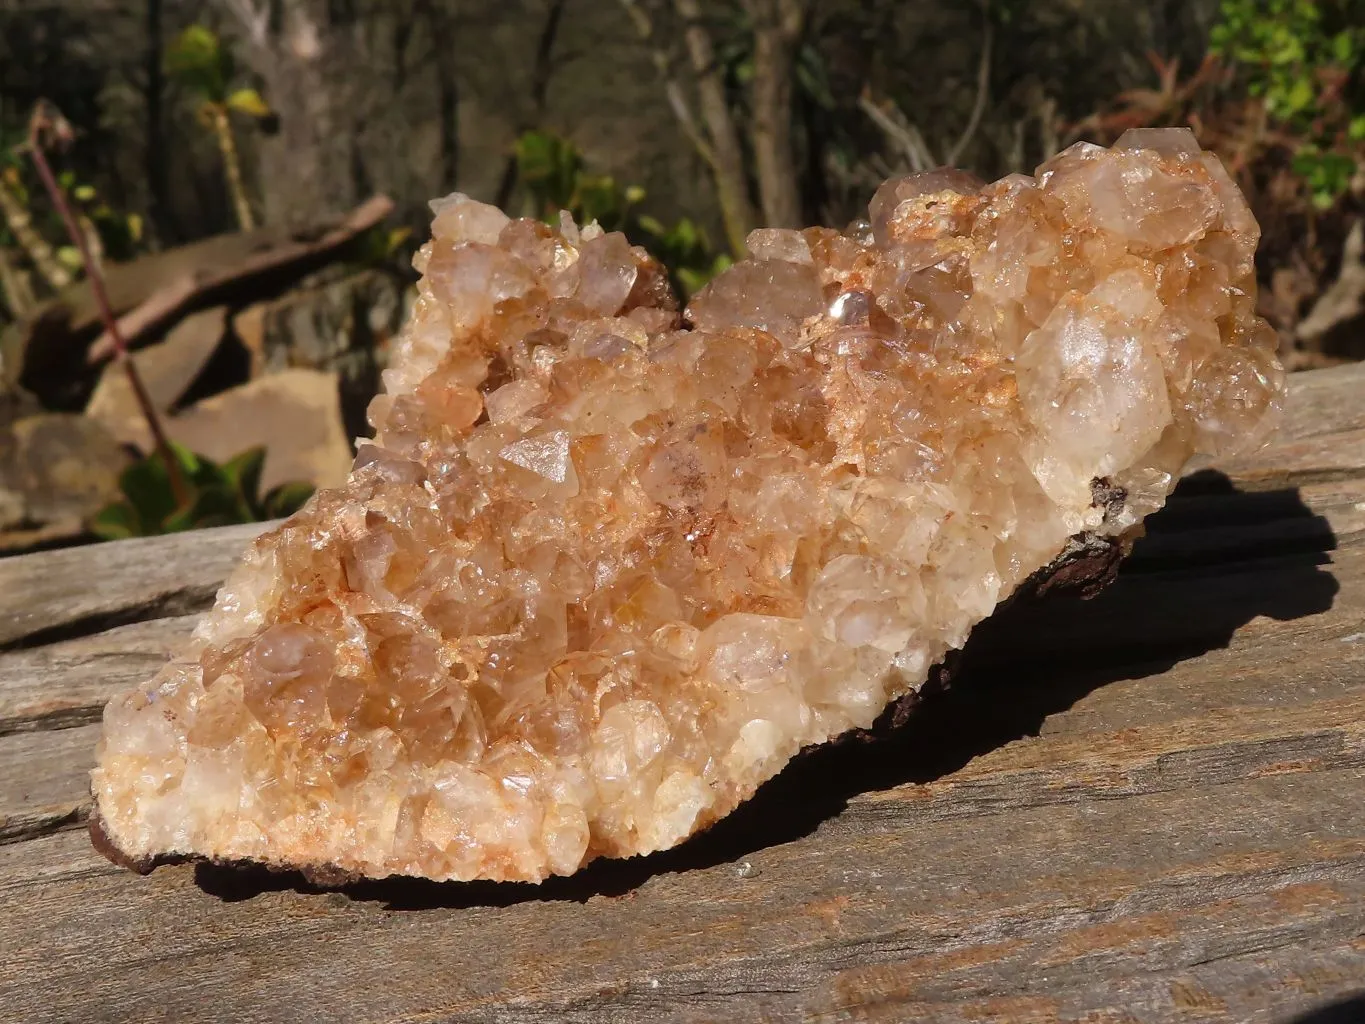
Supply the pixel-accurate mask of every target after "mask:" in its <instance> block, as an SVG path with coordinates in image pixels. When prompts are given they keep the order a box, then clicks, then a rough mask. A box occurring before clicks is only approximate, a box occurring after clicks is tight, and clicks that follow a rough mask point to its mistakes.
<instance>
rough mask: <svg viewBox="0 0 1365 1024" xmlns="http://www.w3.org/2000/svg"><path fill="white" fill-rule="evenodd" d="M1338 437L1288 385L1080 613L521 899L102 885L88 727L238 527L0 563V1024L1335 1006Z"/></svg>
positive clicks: (1355, 474)
mask: <svg viewBox="0 0 1365 1024" xmlns="http://www.w3.org/2000/svg"><path fill="white" fill-rule="evenodd" d="M1363 437H1365V367H1347V368H1342V369H1334V370H1329V371H1319V372H1314V373H1310V374H1304V375H1300V376H1299V377H1296V378H1295V379H1294V382H1293V391H1292V395H1291V401H1290V407H1289V411H1288V417H1287V421H1286V426H1285V429H1284V430H1283V431H1282V432H1281V433H1280V435H1279V436H1278V437H1277V438H1276V439H1275V440H1274V442H1273V443H1272V445H1271V446H1270V447H1269V448H1267V450H1266V451H1265V452H1264V453H1261V454H1260V455H1258V456H1255V457H1252V458H1250V459H1246V460H1242V461H1239V462H1237V463H1229V464H1228V465H1226V466H1225V467H1222V468H1223V470H1224V471H1225V472H1224V473H1214V472H1204V473H1199V474H1196V475H1194V476H1192V477H1190V478H1189V479H1187V480H1186V482H1185V484H1184V485H1182V488H1181V490H1180V491H1179V492H1178V494H1177V495H1176V496H1175V497H1174V498H1173V499H1172V501H1171V502H1170V504H1169V505H1168V507H1167V509H1166V510H1165V511H1163V512H1162V513H1161V514H1160V515H1159V516H1156V517H1153V519H1152V520H1151V521H1149V530H1148V536H1147V537H1146V538H1145V539H1144V540H1143V541H1142V542H1141V543H1140V544H1139V546H1138V548H1137V549H1136V550H1135V551H1134V554H1133V557H1132V558H1131V559H1130V560H1129V562H1128V563H1127V564H1126V565H1125V568H1124V571H1123V572H1122V574H1121V575H1120V577H1119V579H1118V581H1117V582H1116V583H1115V584H1114V585H1113V586H1112V587H1111V588H1110V589H1109V590H1108V591H1106V592H1105V593H1103V594H1102V595H1100V596H1099V597H1098V598H1096V599H1094V600H1092V601H1088V602H1080V601H1074V600H1068V599H1051V600H1047V601H1037V602H1028V601H1019V602H1016V603H1014V604H1013V605H1012V606H1011V607H1009V608H1008V609H1007V610H1005V611H1004V612H1002V613H1001V614H999V615H998V616H996V617H995V618H994V619H993V620H991V622H989V623H988V624H986V626H984V627H983V628H981V629H979V630H978V631H977V633H976V634H974V636H973V638H972V641H971V643H970V644H969V647H968V650H967V651H966V652H965V653H964V655H963V661H962V667H961V669H960V673H959V675H958V676H957V677H956V678H957V681H956V682H955V684H954V686H953V688H952V689H950V690H949V691H947V692H946V693H944V694H941V695H937V696H935V697H934V698H932V699H929V700H926V701H925V702H924V704H923V705H922V706H921V708H920V709H919V710H918V712H917V714H916V715H915V716H914V717H913V718H912V720H911V722H910V723H909V724H908V725H907V726H906V727H905V728H904V729H902V730H900V731H898V732H896V733H894V734H893V735H891V736H890V737H887V738H883V739H881V740H878V741H876V742H871V743H846V744H841V745H835V746H832V747H828V748H825V749H822V750H819V751H815V752H813V753H811V754H809V755H807V756H805V757H803V758H802V759H800V760H799V761H798V762H797V763H795V764H793V765H792V766H791V767H790V768H789V769H788V770H787V771H786V772H784V773H783V775H781V776H780V777H779V778H778V779H776V780H774V781H773V782H772V783H770V784H769V785H768V786H766V787H764V789H763V790H762V791H760V793H759V794H758V796H757V797H755V799H754V800H753V801H751V802H750V803H749V804H747V805H745V806H744V807H743V808H741V809H740V810H739V811H737V812H736V813H735V814H734V815H732V816H731V817H730V818H728V819H726V820H725V821H723V822H721V823H720V824H719V825H717V826H716V827H715V828H714V829H712V830H711V831H710V832H709V833H707V834H705V835H703V836H700V837H698V838H697V839H695V840H693V841H692V842H690V843H688V844H686V845H685V846H683V847H681V848H679V849H677V850H674V851H670V852H668V853H665V854H662V855H656V856H653V857H649V858H644V859H637V860H632V861H627V862H614V863H613V862H600V863H598V864H596V865H593V866H592V867H590V868H589V869H588V870H586V871H585V872H582V873H581V874H580V875H577V876H575V877H573V878H569V879H556V880H553V881H551V882H549V883H546V884H544V885H542V886H525V885H492V884H482V883H479V884H468V885H459V884H450V885H435V884H429V883H423V882H419V881H411V880H409V881H389V882H369V883H364V884H361V885H357V886H354V887H351V888H348V889H346V890H343V891H341V892H320V891H318V890H316V889H315V888H313V887H311V886H309V885H307V884H306V883H304V882H303V880H302V879H300V878H298V877H297V876H293V875H280V876H275V875H269V874H267V873H265V872H261V871H254V870H245V871H243V870H232V869H227V868H219V867H211V866H204V865H200V866H193V865H178V866H168V867H162V868H159V869H157V870H156V871H155V872H154V873H153V874H152V875H150V876H149V877H146V878H139V877H137V876H134V875H131V874H129V873H127V872H123V871H120V870H118V869H116V868H114V867H113V866H111V865H109V864H108V863H106V862H105V861H104V860H103V859H101V858H100V857H99V856H98V855H97V854H96V853H94V851H93V850H92V849H91V848H90V846H89V842H88V840H87V838H86V836H85V834H84V832H83V831H82V830H80V829H79V828H78V826H79V824H80V822H81V820H82V818H83V816H84V815H85V813H86V812H87V810H88V807H89V802H88V795H87V784H86V773H87V772H88V770H89V767H90V765H91V763H92V762H93V752H94V742H95V738H96V736H97V733H98V725H97V724H95V723H96V722H97V719H98V715H99V709H100V706H101V705H102V703H103V702H104V700H105V699H107V697H108V695H109V694H110V693H112V692H114V691H116V690H117V689H119V688H121V687H123V686H126V685H129V684H130V683H132V682H133V681H135V680H138V679H140V678H143V677H144V676H146V675H148V674H150V673H151V672H152V671H154V670H155V667H156V665H157V664H159V662H160V661H161V659H162V658H164V656H165V654H166V652H167V651H168V650H169V649H170V648H171V647H173V646H174V645H175V644H176V643H178V642H180V641H181V640H182V639H183V638H184V637H185V636H186V635H187V634H188V632H189V630H190V629H191V628H192V626H193V622H194V616H193V615H192V614H190V613H192V612H193V611H195V610H197V609H199V608H202V607H203V606H204V605H205V604H206V603H207V601H208V600H209V599H210V596H211V594H212V591H213V589H214V587H215V586H216V585H217V582H218V581H219V580H220V579H221V577H222V575H223V573H224V572H225V571H226V570H227V569H228V568H229V567H230V565H231V564H232V562H233V561H234V560H235V557H236V554H237V552H238V551H239V550H240V549H241V547H242V546H243V545H244V544H245V543H246V541H247V539H248V538H249V537H250V536H251V535H252V533H253V532H254V530H255V529H259V528H244V529H237V530H235V531H215V532H213V533H211V534H207V535H197V536H194V537H192V538H191V537H176V538H165V539H159V540H150V541H140V542H129V543H127V544H124V545H119V544H113V545H105V546H104V547H102V548H99V549H78V550H77V551H75V552H72V551H64V552H54V553H47V554H43V555H34V556H26V557H25V558H21V559H14V560H10V561H0V638H3V639H2V640H0V644H4V645H7V646H8V648H9V650H8V651H2V650H0V949H3V950H4V951H5V955H4V956H3V957H0V1021H11V1020H13V1021H21V1020H22V1021H95V1020H139V1021H143V1020H146V1021H176V1022H183V1021H223V1022H227V1021H233V1022H239V1021H286V1020H287V1021H295V1020H307V1021H383V1022H398V1021H404V1022H408V1021H451V1022H489V1024H494V1022H496V1024H509V1022H536V1024H539V1022H544V1024H549V1022H555V1024H559V1022H570V1024H577V1022H584V1024H586V1022H594V1024H596V1022H607V1024H611V1022H618V1021H619V1022H623V1024H624V1022H631V1024H634V1022H637V1021H651V1022H652V1021H681V1022H702V1021H708V1022H709V1021H716V1020H734V1021H789V1020H799V1021H822V1022H825V1021H828V1022H834V1021H839V1022H844V1021H869V1022H874V1021H875V1022H901V1021H945V1022H963V1024H966V1022H976V1021H996V1022H1014V1021H1020V1022H1034V1021H1039V1022H1075V1024H1080V1022H1085V1024H1166V1022H1176V1021H1189V1020H1197V1021H1208V1022H1223V1024H1233V1022H1244V1021H1251V1022H1258V1024H1289V1022H1290V1021H1292V1020H1296V1018H1297V1017H1298V1016H1299V1015H1301V1014H1304V1013H1306V1012H1308V1011H1311V1010H1313V1009H1314V1008H1315V1007H1320V1006H1323V1005H1325V1004H1331V1003H1333V1002H1336V1003H1337V1004H1338V1007H1339V1009H1341V1010H1342V1012H1343V1013H1348V1014H1349V1013H1351V1012H1354V1011H1351V1010H1349V1009H1346V1006H1347V1004H1346V1003H1343V1002H1341V1001H1342V1000H1346V999H1348V998H1350V997H1353V996H1359V995H1360V994H1361V993H1365V442H1363V441H1362V440H1361V439H1362V438H1363ZM17 585H23V586H25V587H31V588H32V590H31V592H30V593H28V594H27V595H25V594H21V593H19V592H17V591H16V590H14V589H13V588H14V587H15V586H17ZM16 617H17V618H16ZM1357 1007H1358V1009H1359V1010H1360V1013H1359V1017H1358V1019H1365V1004H1357ZM1338 1019H1340V1020H1349V1019H1352V1018H1351V1017H1350V1016H1344V1017H1341V1018H1338Z"/></svg>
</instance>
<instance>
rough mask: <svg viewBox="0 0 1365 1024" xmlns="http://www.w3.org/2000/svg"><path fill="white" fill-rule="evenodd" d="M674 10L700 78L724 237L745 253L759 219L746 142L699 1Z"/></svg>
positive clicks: (686, 0) (677, 0) (679, 1)
mask: <svg viewBox="0 0 1365 1024" xmlns="http://www.w3.org/2000/svg"><path fill="white" fill-rule="evenodd" d="M673 8H674V10H675V11H676V12H677V15H678V17H679V19H680V20H681V21H682V24H683V42H684V43H685V44H686V47H687V54H688V57H689V58H690V60H691V64H692V72H693V75H694V76H695V78H696V86H697V100H698V109H699V110H700V111H701V116H702V121H703V122H704V123H705V125H706V135H707V138H708V140H709V141H710V144H711V150H712V152H713V153H714V154H715V158H716V161H715V164H714V165H713V168H712V169H713V174H712V177H713V178H714V179H715V182H716V193H717V198H719V200H720V210H721V218H722V219H723V220H724V222H725V238H726V241H727V242H729V244H730V249H731V251H732V252H734V253H735V254H736V255H742V254H743V253H744V251H745V239H747V238H748V236H749V231H750V230H751V229H752V228H753V226H754V223H755V221H756V220H757V214H756V213H755V211H754V204H753V202H752V201H751V200H750V198H749V180H748V174H747V171H746V169H745V164H744V146H743V144H742V143H741V142H740V135H739V126H738V125H737V124H736V123H735V117H734V112H733V111H732V110H731V109H730V100H729V97H728V96H727V95H726V92H725V81H724V77H723V76H722V75H721V73H720V67H719V65H718V64H717V63H716V51H715V46H714V45H713V43H712V40H711V33H710V31H709V30H708V29H707V27H706V23H705V21H704V20H703V18H702V13H701V7H700V5H699V4H698V3H697V0H673Z"/></svg>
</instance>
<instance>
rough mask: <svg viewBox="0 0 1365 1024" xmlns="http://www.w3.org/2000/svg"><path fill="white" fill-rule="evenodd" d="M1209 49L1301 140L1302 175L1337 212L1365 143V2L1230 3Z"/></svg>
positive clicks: (1321, 203)
mask: <svg viewBox="0 0 1365 1024" xmlns="http://www.w3.org/2000/svg"><path fill="white" fill-rule="evenodd" d="M1209 47H1210V50H1211V51H1212V52H1213V53H1215V54H1217V55H1218V56H1219V57H1221V58H1222V59H1223V60H1224V61H1225V62H1227V63H1228V64H1229V65H1231V66H1232V67H1233V68H1234V69H1235V70H1236V71H1237V73H1238V74H1239V75H1241V76H1243V77H1244V78H1245V80H1246V83H1247V88H1248V90H1249V91H1250V93H1251V95H1253V96H1256V97H1260V98H1262V99H1263V100H1264V102H1265V107H1266V113H1267V114H1268V115H1269V116H1270V118H1271V119H1272V120H1273V121H1274V122H1276V123H1277V124H1278V125H1279V126H1281V127H1282V128H1283V129H1285V130H1287V131H1289V132H1291V133H1293V134H1294V135H1295V136H1296V137H1297V139H1298V145H1297V151H1296V153H1295V156H1294V171H1295V173H1297V174H1299V175H1301V176H1302V177H1303V179H1304V182H1305V184H1306V186H1307V187H1308V189H1309V191H1310V193H1311V194H1312V197H1313V202H1314V205H1315V206H1317V207H1319V208H1326V207H1328V206H1331V205H1332V204H1333V203H1334V202H1335V201H1336V200H1337V198H1338V197H1340V196H1341V195H1342V194H1343V193H1344V192H1345V191H1346V190H1347V188H1348V186H1349V184H1350V181H1351V178H1352V176H1353V175H1354V173H1355V170H1356V167H1357V164H1358V162H1359V159H1360V156H1361V150H1362V143H1365V0H1222V4H1221V7H1220V21H1219V24H1218V25H1216V26H1215V27H1214V29H1213V33H1212V35H1211V37H1210V41H1209Z"/></svg>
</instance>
